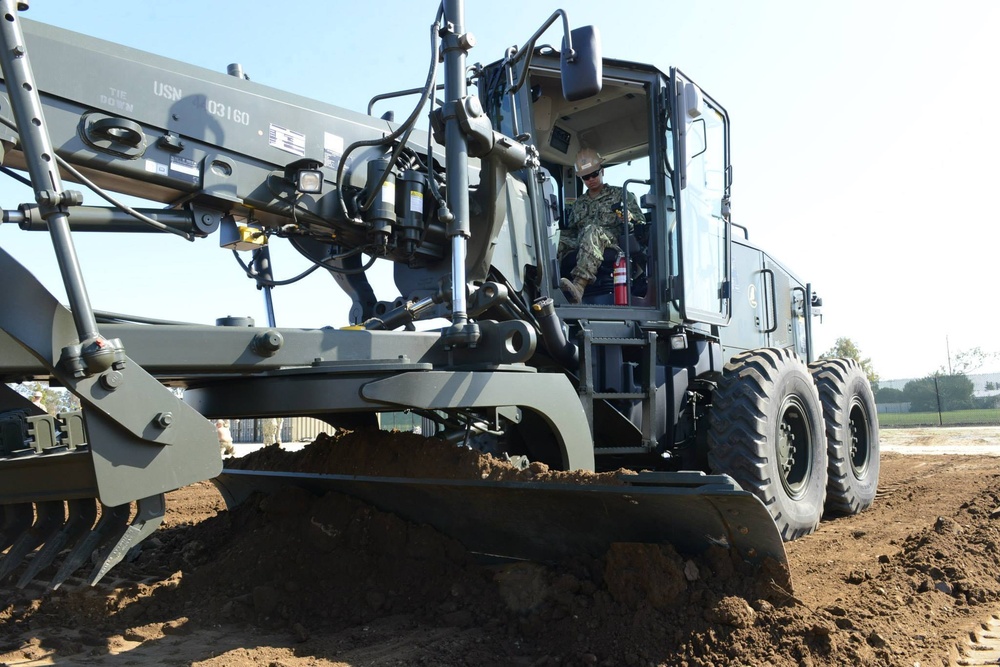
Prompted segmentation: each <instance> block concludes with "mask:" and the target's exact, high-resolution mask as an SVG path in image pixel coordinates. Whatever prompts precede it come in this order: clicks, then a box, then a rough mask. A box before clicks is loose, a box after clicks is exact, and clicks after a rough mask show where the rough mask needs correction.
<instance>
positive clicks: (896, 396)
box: [875, 387, 906, 403]
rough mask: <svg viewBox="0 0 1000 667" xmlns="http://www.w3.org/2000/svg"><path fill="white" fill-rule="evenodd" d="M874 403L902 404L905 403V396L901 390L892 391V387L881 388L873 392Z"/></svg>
mask: <svg viewBox="0 0 1000 667" xmlns="http://www.w3.org/2000/svg"><path fill="white" fill-rule="evenodd" d="M875 402H876V403H904V402H906V395H905V394H904V393H903V390H902V389H893V388H892V387H883V388H881V389H879V390H878V391H876V392H875Z"/></svg>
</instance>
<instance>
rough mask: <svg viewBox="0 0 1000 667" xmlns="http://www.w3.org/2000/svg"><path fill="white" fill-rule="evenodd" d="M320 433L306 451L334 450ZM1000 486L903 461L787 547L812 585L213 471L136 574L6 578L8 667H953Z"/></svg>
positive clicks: (970, 465) (998, 475) (999, 516)
mask: <svg viewBox="0 0 1000 667" xmlns="http://www.w3.org/2000/svg"><path fill="white" fill-rule="evenodd" d="M355 437H359V436H355ZM394 437H395V436H394ZM390 439H391V438H390ZM320 444H324V443H320ZM330 444H331V442H326V443H325V444H324V447H325V448H329V445H330ZM341 444H344V443H341ZM356 444H357V443H355V445H356ZM400 446H403V447H409V446H412V443H409V444H407V443H403V442H401V443H400ZM310 449H311V448H309V447H307V448H306V449H305V450H303V453H301V454H299V455H298V457H299V458H302V459H305V458H309V457H316V458H322V457H324V456H326V457H329V456H333V455H332V454H330V453H329V452H325V453H321V452H319V448H317V449H316V450H314V451H312V452H310V451H309V450H310ZM409 451H410V453H412V449H411V450H409ZM288 454H290V453H288V452H284V453H282V452H277V451H273V452H269V451H266V450H262V451H261V452H257V453H256V454H255V455H254V456H255V457H257V458H258V459H260V460H258V461H257V463H258V464H259V463H261V461H262V460H264V459H265V458H273V459H279V458H285V457H286V455H288ZM469 454H470V453H468V452H465V453H462V452H460V453H457V454H456V453H454V452H446V453H445V454H443V455H445V456H457V457H468V455H469ZM359 455H360V454H359ZM338 456H339V455H338ZM378 456H389V454H387V453H381V454H378ZM475 456H477V457H478V456H479V455H475ZM247 458H250V457H247ZM470 460H471V459H470ZM315 462H316V461H313V463H315ZM274 463H275V465H278V464H279V463H280V462H279V461H274ZM340 463H343V462H342V461H341V462H340ZM340 463H338V466H337V467H338V468H339V469H337V472H343V471H344V469H343V468H342V467H339V466H340ZM457 463H458V465H459V467H461V465H462V462H461V461H458V462H457ZM366 465H367V463H366ZM478 466H479V459H477V463H476V464H475V465H472V464H471V463H470V464H468V468H467V472H471V473H472V474H482V472H483V470H481V469H480V468H478ZM490 466H491V467H490V471H491V472H489V474H501V475H507V474H515V472H516V471H511V470H501V468H503V464H493V463H491V464H490ZM494 468H496V470H497V471H498V472H492V471H493V470H494ZM360 469H363V470H370V468H360ZM386 469H387V470H388V469H391V468H386ZM435 472H436V473H439V472H440V468H437V469H436V470H435ZM542 472H543V471H536V474H541V473H542ZM998 481H1000V464H998V463H997V460H996V459H983V458H964V459H963V458H959V459H957V460H956V459H954V458H948V459H945V458H943V457H904V456H901V455H895V454H893V455H888V456H886V457H884V461H883V489H884V491H883V492H882V493H881V494H880V498H879V499H878V500H877V501H876V505H875V507H874V508H873V509H872V510H871V511H869V512H866V513H864V514H862V515H860V516H858V517H852V518H849V519H841V520H836V521H831V522H826V523H824V524H823V526H822V527H821V529H820V531H819V532H818V533H817V534H815V535H813V536H810V537H808V538H806V539H803V540H800V541H798V542H796V543H792V544H791V545H789V557H790V561H791V564H792V577H793V580H794V582H795V591H794V593H793V592H792V591H787V590H782V589H780V588H778V587H776V586H774V585H773V583H772V582H770V581H768V580H767V578H766V577H756V578H752V577H748V576H747V575H748V572H747V571H746V569H745V568H746V566H745V565H744V564H743V563H741V562H737V561H734V560H733V559H732V558H731V557H730V552H729V551H727V550H723V549H712V550H709V551H708V552H706V553H705V554H703V555H702V556H701V557H698V558H690V557H682V556H681V555H679V554H677V553H676V552H675V551H674V550H673V549H671V548H670V547H663V546H655V545H645V544H619V545H615V546H614V547H613V548H612V549H611V550H610V551H609V552H608V553H607V554H606V555H604V556H603V557H602V558H580V559H576V560H572V561H569V562H564V563H560V564H556V565H540V564H535V563H483V562H481V561H480V560H478V559H477V558H475V557H474V556H473V555H471V554H469V553H468V552H467V551H466V550H465V549H464V548H463V547H462V546H461V545H460V544H459V543H458V542H457V541H455V540H452V539H449V538H447V537H444V536H442V535H440V534H439V533H437V532H435V531H434V530H432V529H430V528H428V527H426V526H419V525H414V524H410V523H407V522H405V521H402V520H401V519H399V518H398V517H395V516H393V515H390V514H385V513H382V512H379V511H378V510H375V509H373V508H372V507H370V506H368V505H365V504H364V503H361V502H359V501H356V500H352V499H349V498H346V497H343V496H338V495H336V494H327V495H324V496H320V497H315V496H312V495H310V494H308V493H306V492H304V491H302V490H300V489H294V488H288V489H284V490H282V491H280V492H278V493H275V494H272V495H270V496H266V497H263V496H262V497H255V498H253V499H252V500H251V501H249V502H247V503H244V504H243V505H241V506H240V507H239V508H236V509H235V510H233V511H220V510H221V505H220V504H219V498H218V495H217V494H216V493H215V492H214V490H213V489H212V487H211V486H209V485H207V484H201V485H194V486H192V487H188V488H186V489H182V490H180V491H177V492H174V493H173V494H170V496H169V497H168V516H167V526H166V528H165V529H163V530H161V531H160V532H159V533H157V534H156V535H155V536H153V538H151V539H150V540H148V541H147V545H146V548H145V549H144V550H143V551H142V552H141V553H140V554H139V555H138V557H137V558H136V559H135V560H134V561H133V562H131V563H127V564H125V565H123V566H121V567H119V568H118V569H116V570H114V571H113V572H112V574H113V575H114V576H115V577H117V579H114V580H112V581H109V582H107V584H102V585H101V586H99V587H97V588H96V589H89V588H85V587H82V586H80V585H77V586H75V587H70V588H68V589H67V590H60V591H56V592H54V593H42V592H41V591H40V590H39V589H37V588H33V589H29V590H27V591H17V590H15V589H12V588H8V587H6V586H9V584H10V582H9V581H7V582H3V586H4V587H2V588H0V627H2V628H3V630H2V632H0V664H4V663H6V664H11V665H12V664H17V665H35V664H51V663H47V662H45V661H47V660H55V661H56V662H57V663H61V664H95V665H111V664H125V663H123V662H121V660H122V659H126V660H132V661H135V664H149V663H156V664H178V665H179V664H203V665H232V666H237V665H240V666H241V665H269V666H275V667H298V666H300V665H303V666H304V665H341V664H349V665H352V666H355V667H356V666H361V665H421V664H428V665H445V666H448V665H525V666H528V665H643V666H645V665H651V664H652V665H686V666H688V667H692V666H695V665H754V666H757V665H772V666H773V667H779V666H785V665H796V666H798V665H846V664H851V665H905V666H906V667H912V666H913V665H914V664H915V663H917V662H919V664H921V665H924V666H925V665H934V664H948V663H947V662H945V661H946V659H947V656H948V655H949V654H951V655H953V656H955V657H957V656H958V653H959V651H961V650H962V649H961V645H962V644H963V642H964V639H965V637H966V636H967V629H968V628H969V627H970V626H973V625H975V624H976V623H978V622H982V621H984V620H986V619H989V618H990V616H991V614H992V613H994V612H995V611H997V609H998V608H1000V581H998V578H997V573H998V572H1000V567H998V565H1000V563H998V548H997V547H998V544H1000V496H998V495H997V491H998V489H1000V486H998ZM121 654H126V655H121Z"/></svg>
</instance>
